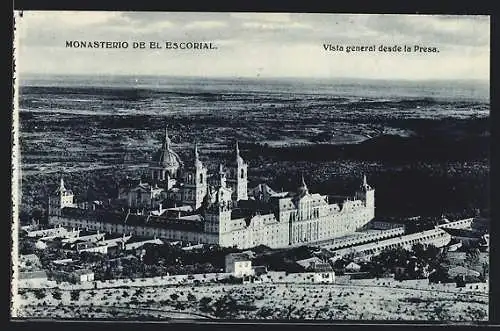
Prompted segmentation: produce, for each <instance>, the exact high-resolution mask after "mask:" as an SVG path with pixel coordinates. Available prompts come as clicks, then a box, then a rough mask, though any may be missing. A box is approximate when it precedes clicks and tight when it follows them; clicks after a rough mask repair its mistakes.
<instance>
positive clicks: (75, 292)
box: [70, 290, 80, 301]
mask: <svg viewBox="0 0 500 331" xmlns="http://www.w3.org/2000/svg"><path fill="white" fill-rule="evenodd" d="M70 296H71V300H72V301H77V300H78V299H79V298H80V291H78V290H73V291H71V292H70Z"/></svg>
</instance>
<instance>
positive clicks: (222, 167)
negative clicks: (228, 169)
mask: <svg viewBox="0 0 500 331" xmlns="http://www.w3.org/2000/svg"><path fill="white" fill-rule="evenodd" d="M219 174H224V166H223V165H222V163H221V164H219Z"/></svg>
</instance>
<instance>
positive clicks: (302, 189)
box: [299, 174, 309, 194]
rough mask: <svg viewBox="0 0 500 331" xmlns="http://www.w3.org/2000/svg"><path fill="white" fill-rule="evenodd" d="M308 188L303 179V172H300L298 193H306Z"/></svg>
mask: <svg viewBox="0 0 500 331" xmlns="http://www.w3.org/2000/svg"><path fill="white" fill-rule="evenodd" d="M308 193H309V190H308V188H307V185H306V181H305V180H304V174H301V183H300V187H299V194H308Z"/></svg>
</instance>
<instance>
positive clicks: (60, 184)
mask: <svg viewBox="0 0 500 331" xmlns="http://www.w3.org/2000/svg"><path fill="white" fill-rule="evenodd" d="M59 190H60V191H65V190H66V188H65V187H64V178H63V177H62V176H61V181H60V183H59Z"/></svg>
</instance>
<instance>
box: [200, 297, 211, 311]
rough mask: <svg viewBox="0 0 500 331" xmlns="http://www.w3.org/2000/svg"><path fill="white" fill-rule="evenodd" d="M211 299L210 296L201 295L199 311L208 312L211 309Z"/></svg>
mask: <svg viewBox="0 0 500 331" xmlns="http://www.w3.org/2000/svg"><path fill="white" fill-rule="evenodd" d="M211 301H212V298H210V297H203V298H201V299H200V311H202V312H204V313H208V312H211V311H212V307H210V306H209V304H210V302H211Z"/></svg>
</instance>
